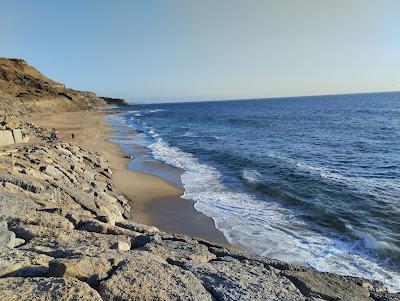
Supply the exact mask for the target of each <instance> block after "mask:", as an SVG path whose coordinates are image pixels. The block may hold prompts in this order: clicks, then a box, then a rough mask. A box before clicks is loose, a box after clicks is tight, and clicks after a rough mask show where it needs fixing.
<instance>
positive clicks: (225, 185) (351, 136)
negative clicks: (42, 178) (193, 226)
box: [109, 93, 400, 291]
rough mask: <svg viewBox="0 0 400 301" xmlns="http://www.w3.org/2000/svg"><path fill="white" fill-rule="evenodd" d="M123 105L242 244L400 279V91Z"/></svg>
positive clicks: (188, 188)
mask: <svg viewBox="0 0 400 301" xmlns="http://www.w3.org/2000/svg"><path fill="white" fill-rule="evenodd" d="M124 110H125V112H124V113H121V114H115V115H110V116H109V119H110V120H111V121H112V122H113V123H114V124H117V125H118V126H119V127H121V124H123V125H124V126H126V127H129V128H133V129H135V130H136V132H137V135H135V136H136V137H135V142H136V143H140V144H142V145H143V146H145V147H146V148H147V149H148V151H149V154H150V155H151V156H152V157H153V158H154V159H156V160H159V161H162V162H164V163H166V164H169V165H171V166H174V167H177V168H179V169H181V170H182V171H183V173H182V175H181V179H180V180H181V182H182V186H183V188H184V195H183V198H184V199H188V200H192V201H194V203H195V208H196V210H198V211H200V212H202V213H204V214H205V215H207V216H209V217H211V218H212V219H213V220H214V221H215V225H216V227H217V228H218V229H219V230H220V231H221V232H222V233H223V234H224V235H225V237H226V238H227V240H228V241H229V242H231V243H232V244H235V245H239V246H242V247H244V248H246V249H248V250H249V251H251V252H253V253H256V254H260V255H264V256H269V257H272V258H276V259H281V260H284V261H288V262H295V263H301V264H307V265H309V266H311V267H314V268H316V269H318V270H321V271H329V272H335V273H339V274H344V275H353V276H362V277H366V278H371V279H377V280H381V281H383V282H384V283H385V284H386V285H387V286H388V287H389V288H390V289H391V290H393V291H398V290H400V93H372V94H352V95H335V96H314V97H293V98H277V99H257V100H240V101H218V102H195V103H169V104H150V105H135V106H130V107H127V108H124ZM125 138H126V137H125ZM117 142H119V143H120V144H122V145H124V144H125V147H127V144H126V143H125V142H126V139H125V140H124V139H120V140H117Z"/></svg>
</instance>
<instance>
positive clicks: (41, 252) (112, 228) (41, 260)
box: [0, 125, 400, 301]
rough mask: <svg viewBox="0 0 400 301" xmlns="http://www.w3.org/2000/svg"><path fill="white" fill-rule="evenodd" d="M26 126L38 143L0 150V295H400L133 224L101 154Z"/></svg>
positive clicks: (378, 298) (381, 300)
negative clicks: (52, 138) (48, 136)
mask: <svg viewBox="0 0 400 301" xmlns="http://www.w3.org/2000/svg"><path fill="white" fill-rule="evenodd" d="M27 128H28V129H35V132H34V133H32V134H31V135H33V134H34V135H35V136H36V137H39V138H40V137H42V138H41V139H42V142H43V143H36V144H30V145H28V144H21V145H18V146H16V145H13V146H7V147H3V148H1V149H0V300H5V301H7V300H18V301H24V300H71V301H72V300H282V301H283V300H299V301H300V300H327V301H331V300H345V301H346V300H348V301H358V300H366V301H369V300H371V301H386V300H389V301H392V300H400V298H399V294H391V293H388V292H387V290H386V288H385V287H384V286H383V285H382V284H381V283H379V282H376V281H370V280H366V279H361V278H354V277H345V276H339V275H334V274H330V273H321V272H318V271H315V270H313V269H310V268H307V267H303V266H298V265H292V264H288V263H284V262H281V261H279V260H275V259H270V258H266V257H261V256H256V255H251V254H248V253H246V252H242V251H237V250H234V249H229V248H225V247H221V246H218V245H214V244H212V243H209V242H206V241H203V240H199V239H195V238H191V237H187V236H183V235H175V234H168V233H164V232H161V231H159V230H158V229H157V228H156V227H153V226H147V225H141V224H138V223H135V221H134V220H132V219H130V216H129V213H130V209H131V208H130V202H129V201H128V200H127V199H126V198H125V197H124V196H123V195H122V194H121V193H119V192H118V191H117V190H116V188H115V187H114V186H113V183H112V171H111V169H110V167H109V166H108V163H107V160H106V159H105V158H104V157H102V156H101V155H99V154H96V153H92V152H89V151H87V150H85V149H83V148H81V147H79V146H77V145H74V144H71V143H66V142H48V141H46V139H45V136H46V135H45V133H43V132H41V131H42V130H41V129H39V128H37V127H35V126H33V125H30V126H28V127H27ZM133 201H134V200H133Z"/></svg>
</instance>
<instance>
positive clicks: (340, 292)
mask: <svg viewBox="0 0 400 301" xmlns="http://www.w3.org/2000/svg"><path fill="white" fill-rule="evenodd" d="M283 275H285V277H287V278H288V279H289V280H290V281H291V282H293V283H294V284H295V285H296V286H297V287H298V288H299V289H300V291H301V292H302V293H303V294H304V295H306V296H308V297H314V298H321V299H326V300H343V301H373V300H374V299H372V298H371V297H370V291H369V289H368V287H366V286H362V285H358V284H357V283H355V282H353V281H351V280H350V279H349V278H347V277H343V276H339V275H332V274H328V273H321V272H317V271H314V270H308V271H285V272H284V273H283Z"/></svg>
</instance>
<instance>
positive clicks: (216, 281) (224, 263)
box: [175, 257, 307, 301]
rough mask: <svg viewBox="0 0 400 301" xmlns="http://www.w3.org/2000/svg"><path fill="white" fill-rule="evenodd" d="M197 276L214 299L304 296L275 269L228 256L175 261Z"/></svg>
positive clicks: (296, 299) (285, 300)
mask: <svg viewBox="0 0 400 301" xmlns="http://www.w3.org/2000/svg"><path fill="white" fill-rule="evenodd" d="M175 264H177V265H179V266H180V267H182V268H183V269H185V270H188V271H190V272H192V273H193V274H194V275H196V277H197V278H199V279H200V280H201V281H202V283H203V285H204V287H205V288H206V289H207V290H208V291H209V292H210V293H211V294H212V295H213V297H214V298H215V299H216V300H229V301H236V300H254V301H257V300H259V301H264V300H274V301H278V300H279V301H301V300H304V301H305V300H307V299H306V297H305V296H304V295H303V294H302V293H301V292H300V291H299V290H298V289H297V288H296V286H294V285H293V283H292V282H290V281H289V280H288V279H287V278H285V277H282V276H281V275H280V274H279V271H278V270H276V269H275V268H272V267H270V268H268V267H265V266H264V265H262V264H257V263H255V262H248V261H246V260H243V261H239V260H237V259H233V258H232V257H226V258H218V259H217V260H213V261H210V262H209V263H206V264H204V263H196V262H193V261H180V262H175Z"/></svg>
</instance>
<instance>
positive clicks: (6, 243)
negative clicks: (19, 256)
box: [0, 222, 16, 248]
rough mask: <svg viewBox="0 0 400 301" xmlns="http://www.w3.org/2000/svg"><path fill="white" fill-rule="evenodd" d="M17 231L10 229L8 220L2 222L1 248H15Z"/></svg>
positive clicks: (0, 232)
mask: <svg viewBox="0 0 400 301" xmlns="http://www.w3.org/2000/svg"><path fill="white" fill-rule="evenodd" d="M15 245H16V242H15V233H14V232H12V231H10V230H8V226H7V223H6V222H2V223H0V248H14V246H15Z"/></svg>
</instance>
